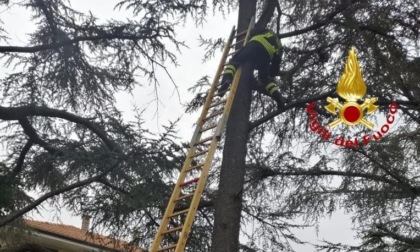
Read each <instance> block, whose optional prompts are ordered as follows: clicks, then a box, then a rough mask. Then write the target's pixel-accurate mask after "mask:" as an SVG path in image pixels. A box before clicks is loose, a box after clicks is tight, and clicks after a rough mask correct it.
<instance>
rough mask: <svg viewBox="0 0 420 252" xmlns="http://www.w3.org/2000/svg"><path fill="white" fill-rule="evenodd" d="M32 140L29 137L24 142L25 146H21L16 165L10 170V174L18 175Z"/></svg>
mask: <svg viewBox="0 0 420 252" xmlns="http://www.w3.org/2000/svg"><path fill="white" fill-rule="evenodd" d="M33 143H34V142H33V141H32V140H31V139H29V140H28V142H26V144H25V146H23V149H22V151H21V152H20V154H19V157H18V159H17V161H16V165H15V167H14V168H13V170H12V174H11V175H12V176H13V177H15V176H16V175H18V174H19V173H20V172H21V171H22V168H23V163H24V162H25V158H26V154H28V152H29V150H30V149H31V147H32V145H33Z"/></svg>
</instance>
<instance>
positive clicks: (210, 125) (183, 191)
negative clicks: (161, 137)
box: [150, 19, 254, 252]
mask: <svg viewBox="0 0 420 252" xmlns="http://www.w3.org/2000/svg"><path fill="white" fill-rule="evenodd" d="M253 25H254V19H252V20H251V22H250V25H249V27H248V30H247V31H244V32H241V33H238V34H237V35H235V33H236V31H235V27H234V28H233V29H232V32H231V34H230V36H229V39H228V41H227V43H226V46H225V48H224V51H223V55H222V59H221V60H220V63H219V67H218V69H217V72H216V75H215V78H214V80H213V83H212V85H211V88H210V90H209V92H208V95H207V98H206V102H205V104H204V107H203V110H202V112H201V115H200V118H199V119H198V121H197V126H196V129H195V132H194V135H193V137H192V139H191V143H190V149H189V150H188V154H187V157H186V159H185V162H184V165H183V166H182V169H181V171H180V174H179V177H178V181H177V183H176V185H175V188H174V190H173V192H172V196H171V198H170V200H169V203H168V206H167V208H166V211H165V214H164V215H163V218H162V220H161V223H160V226H159V229H158V232H157V234H156V236H155V240H154V241H153V244H152V247H151V250H150V252H160V251H175V252H182V251H184V248H185V245H186V243H187V240H188V234H189V232H190V230H191V226H192V224H193V221H194V217H195V214H196V212H197V208H198V204H199V202H200V199H201V195H202V193H203V190H204V186H205V184H206V180H207V175H208V173H209V170H210V167H211V163H212V161H213V156H214V153H215V151H216V148H217V145H218V143H219V140H220V137H221V136H222V134H223V130H224V128H225V126H226V122H227V120H228V117H229V112H230V109H231V107H232V103H233V99H234V97H235V93H236V89H237V87H238V83H239V78H240V75H241V68H239V69H238V70H237V71H236V74H235V77H234V78H233V81H232V85H231V87H230V90H226V91H225V93H228V94H227V95H226V94H225V93H224V94H223V97H219V96H218V95H217V89H218V86H219V79H220V77H221V76H222V72H223V68H224V66H225V65H226V62H227V58H228V57H229V56H231V55H233V54H234V53H235V52H233V53H230V50H231V49H234V47H235V46H236V45H238V44H240V43H243V44H244V45H245V44H246V42H247V41H248V39H249V33H250V30H251V29H252V27H253ZM241 38H243V39H241ZM234 40H235V43H233V41H234ZM224 97H227V98H224Z"/></svg>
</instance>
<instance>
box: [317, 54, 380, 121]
mask: <svg viewBox="0 0 420 252" xmlns="http://www.w3.org/2000/svg"><path fill="white" fill-rule="evenodd" d="M337 93H338V95H339V96H340V97H341V98H343V99H344V100H346V102H345V103H344V104H341V103H340V101H339V100H338V98H331V97H327V101H328V102H329V104H328V105H326V106H324V108H325V109H326V110H327V111H328V112H329V113H331V114H333V115H336V114H337V110H338V113H339V118H338V119H336V120H334V121H332V122H331V123H329V124H328V126H329V127H330V128H333V127H335V126H337V125H339V124H341V123H344V124H346V125H348V126H354V125H357V124H359V123H361V124H362V125H364V126H366V127H367V128H369V129H373V127H374V124H373V123H372V122H370V121H368V120H367V119H366V118H364V114H365V113H366V114H368V115H369V114H371V113H373V112H375V111H376V110H377V109H378V106H376V105H375V104H374V103H375V102H376V101H377V98H376V97H373V98H368V99H365V100H364V102H363V104H361V105H360V104H359V103H358V100H360V99H362V98H363V96H365V94H366V85H365V82H364V81H363V77H362V71H361V70H360V67H359V62H358V61H357V56H356V52H355V50H354V48H351V49H350V52H349V56H348V57H347V61H346V65H345V68H344V74H343V75H342V76H341V78H340V80H339V81H338V84H337ZM365 111H366V112H365Z"/></svg>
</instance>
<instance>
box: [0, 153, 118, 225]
mask: <svg viewBox="0 0 420 252" xmlns="http://www.w3.org/2000/svg"><path fill="white" fill-rule="evenodd" d="M120 162H121V161H120V160H117V161H115V163H114V164H113V165H111V166H110V167H109V168H108V169H106V170H105V171H103V172H102V173H100V174H98V175H96V176H93V177H90V178H88V179H85V180H81V181H79V182H76V183H73V184H70V185H67V186H64V187H62V188H59V189H56V190H53V191H50V192H48V193H46V194H44V195H42V196H41V197H39V198H38V199H36V200H35V201H33V202H31V203H30V204H28V205H27V206H25V207H24V208H22V209H20V210H17V211H15V212H13V213H11V214H9V215H8V216H6V217H5V218H4V219H1V220H0V227H3V226H5V225H7V224H9V223H10V222H12V221H13V220H15V219H17V218H19V217H20V216H22V215H24V214H25V213H27V212H29V211H31V210H32V209H34V208H36V207H37V206H39V205H40V204H41V203H43V202H44V201H46V200H47V199H49V198H51V197H54V196H56V195H59V194H62V193H64V192H68V191H71V190H73V189H76V188H78V187H82V186H86V185H88V184H91V183H93V182H97V181H99V179H100V178H102V177H103V176H105V175H106V174H108V173H109V172H111V171H112V170H114V169H116V168H117V167H118V165H119V164H120Z"/></svg>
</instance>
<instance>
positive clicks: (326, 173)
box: [247, 169, 420, 194]
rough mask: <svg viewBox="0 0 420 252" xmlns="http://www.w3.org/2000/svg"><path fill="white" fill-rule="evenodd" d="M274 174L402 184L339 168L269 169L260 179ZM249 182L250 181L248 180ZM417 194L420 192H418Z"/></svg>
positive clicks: (381, 177)
mask: <svg viewBox="0 0 420 252" xmlns="http://www.w3.org/2000/svg"><path fill="white" fill-rule="evenodd" d="M274 176H312V177H321V176H340V177H358V178H366V179H370V180H374V181H378V182H383V183H387V184H389V185H392V186H396V187H400V186H401V184H400V183H399V181H395V180H392V179H388V178H385V177H383V176H378V175H374V174H369V173H362V172H348V171H337V170H303V169H294V170H293V171H276V170H271V169H267V170H266V171H265V173H264V174H263V175H262V176H260V177H258V178H259V179H265V178H268V177H274ZM247 182H250V180H249V181H247ZM417 194H420V192H418V193H417Z"/></svg>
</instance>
